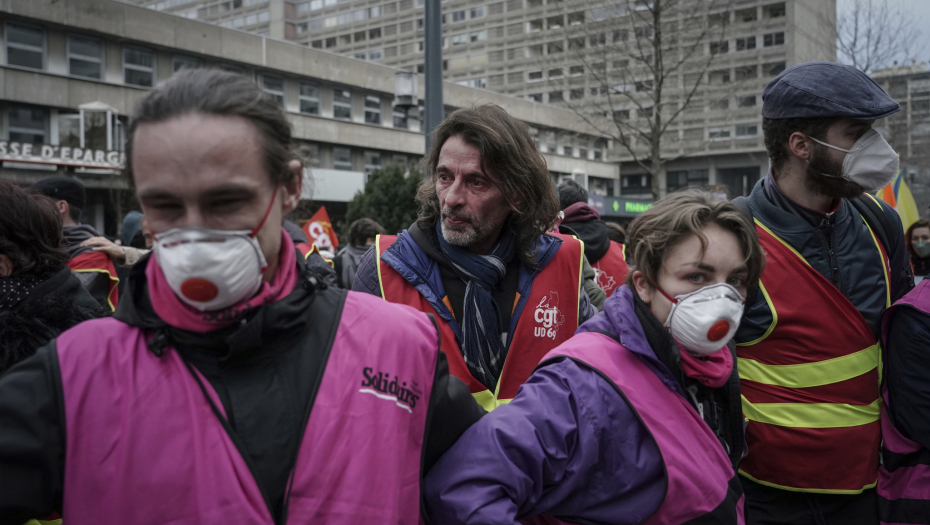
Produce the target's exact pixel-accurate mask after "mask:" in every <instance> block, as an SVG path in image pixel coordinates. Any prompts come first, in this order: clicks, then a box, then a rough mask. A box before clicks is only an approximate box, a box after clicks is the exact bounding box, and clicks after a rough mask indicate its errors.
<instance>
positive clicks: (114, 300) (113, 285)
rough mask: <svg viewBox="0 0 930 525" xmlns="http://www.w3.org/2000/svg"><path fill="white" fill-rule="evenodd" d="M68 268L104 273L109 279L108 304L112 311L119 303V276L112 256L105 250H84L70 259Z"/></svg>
mask: <svg viewBox="0 0 930 525" xmlns="http://www.w3.org/2000/svg"><path fill="white" fill-rule="evenodd" d="M68 268H71V271H73V272H77V273H102V274H106V276H107V278H108V279H109V283H108V288H107V305H108V306H109V307H110V311H111V312H115V311H116V307H117V306H118V305H119V288H118V287H119V277H117V276H116V266H115V265H114V264H113V260H112V259H110V256H108V255H107V254H105V253H103V252H84V253H82V254H79V255H76V256H74V258H73V259H71V260H70V261H68Z"/></svg>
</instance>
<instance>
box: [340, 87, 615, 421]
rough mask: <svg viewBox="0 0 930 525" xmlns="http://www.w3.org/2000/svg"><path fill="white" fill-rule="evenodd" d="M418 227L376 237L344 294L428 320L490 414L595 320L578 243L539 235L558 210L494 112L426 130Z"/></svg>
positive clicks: (507, 123)
mask: <svg viewBox="0 0 930 525" xmlns="http://www.w3.org/2000/svg"><path fill="white" fill-rule="evenodd" d="M435 137H436V138H435V139H434V140H433V145H432V149H431V150H430V152H429V155H428V156H427V158H426V161H425V163H426V164H425V166H426V170H425V172H426V174H427V175H426V177H425V178H424V180H423V182H421V184H420V187H419V189H418V191H417V201H418V202H419V203H420V214H419V219H418V220H417V222H415V223H414V224H412V225H411V226H410V228H408V229H407V230H404V231H403V232H401V234H400V235H398V236H396V237H394V236H387V235H380V236H378V240H377V245H376V246H375V247H374V248H372V249H371V250H369V251H368V253H366V254H365V256H364V257H363V258H362V261H361V263H359V268H358V273H357V274H356V276H355V281H354V282H353V284H352V289H353V290H358V291H363V292H366V293H370V294H372V295H376V296H378V297H383V298H384V299H386V300H388V301H390V302H394V303H400V304H406V305H409V306H412V307H414V308H416V309H418V310H420V311H422V312H427V313H431V314H435V315H436V316H437V321H439V325H440V331H441V333H442V349H443V351H444V352H445V353H446V355H447V356H448V357H449V363H450V370H451V371H452V373H453V374H455V376H456V377H458V378H459V379H462V380H463V381H465V383H466V384H468V386H469V388H470V389H471V391H472V394H474V395H475V399H476V400H477V401H478V402H479V403H480V404H481V405H482V406H484V407H485V408H486V409H487V410H492V409H494V408H495V407H497V406H499V405H501V404H504V403H506V402H507V401H508V400H510V399H513V396H514V395H515V394H516V392H517V389H518V388H519V387H520V385H521V384H523V382H524V381H526V379H527V378H528V377H529V375H530V373H531V372H532V371H533V368H534V367H535V366H536V364H537V363H539V359H540V358H541V357H542V356H543V355H545V353H546V352H548V351H549V350H550V349H552V348H555V347H556V346H558V344H559V343H561V342H562V341H565V340H567V339H568V338H569V337H571V335H572V334H573V333H575V329H576V328H577V327H578V325H579V324H581V323H583V322H584V321H586V320H587V319H588V318H589V317H591V316H592V315H594V314H595V313H597V310H596V309H595V308H594V306H592V305H591V301H590V300H589V299H588V296H587V295H586V294H585V293H584V290H583V287H582V260H583V257H584V251H583V249H582V246H581V242H579V241H578V240H577V239H574V238H571V237H568V236H563V237H556V236H554V235H548V234H547V233H546V232H547V231H548V229H549V228H550V226H551V224H552V221H553V220H554V218H555V217H556V216H557V215H558V213H559V200H558V196H557V195H556V192H555V188H554V187H553V186H552V182H551V179H550V178H549V170H548V169H547V168H546V161H545V159H544V158H543V157H542V155H541V154H540V153H539V148H537V147H536V144H535V142H534V141H533V136H532V135H531V134H530V130H529V128H528V127H527V125H526V124H524V123H523V122H521V121H519V120H517V119H515V118H513V117H512V116H510V115H508V114H507V112H506V111H504V110H503V109H502V108H501V107H500V106H496V105H493V104H488V105H483V106H477V107H474V108H466V109H460V110H457V111H455V112H453V113H452V114H450V115H449V116H448V117H447V118H446V119H445V120H444V121H443V122H442V123H441V124H440V125H439V126H438V127H437V128H436V130H435Z"/></svg>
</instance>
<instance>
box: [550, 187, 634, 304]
mask: <svg viewBox="0 0 930 525" xmlns="http://www.w3.org/2000/svg"><path fill="white" fill-rule="evenodd" d="M558 191H559V206H560V207H561V208H562V211H563V212H564V213H565V218H564V219H563V220H562V226H561V228H560V231H561V232H562V233H570V234H574V235H577V236H578V238H579V239H581V240H582V241H584V255H585V258H586V259H587V260H588V262H589V263H590V264H591V267H592V268H593V269H594V273H595V282H596V283H597V285H598V287H600V288H601V289H602V290H604V293H605V294H606V296H607V297H610V295H611V294H612V293H613V291H614V290H615V289H616V288H617V287H618V286H620V285H622V284H623V283H624V281H626V274H627V273H629V267H628V266H627V264H626V254H625V253H624V246H623V245H622V244H619V243H616V242H613V241H611V240H610V237H609V236H608V228H607V225H606V224H605V223H604V221H602V220H601V215H600V214H599V213H597V211H596V210H595V209H594V208H592V207H591V206H589V205H588V191H587V190H585V189H584V188H582V187H581V185H580V184H578V183H577V182H575V181H573V180H567V181H565V182H563V183H561V184H559V187H558ZM601 304H603V302H601ZM595 306H598V307H599V308H600V305H597V304H595Z"/></svg>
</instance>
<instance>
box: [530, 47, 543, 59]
mask: <svg viewBox="0 0 930 525" xmlns="http://www.w3.org/2000/svg"><path fill="white" fill-rule="evenodd" d="M541 56H543V46H542V44H534V45H532V46H526V58H533V57H541Z"/></svg>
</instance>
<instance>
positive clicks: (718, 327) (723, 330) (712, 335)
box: [707, 321, 730, 342]
mask: <svg viewBox="0 0 930 525" xmlns="http://www.w3.org/2000/svg"><path fill="white" fill-rule="evenodd" d="M728 333H730V323H729V321H717V322H716V323H714V326H711V327H710V330H708V331H707V340H708V341H714V342H717V341H719V340H721V339H723V338H724V337H726V336H727V334H728Z"/></svg>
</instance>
